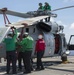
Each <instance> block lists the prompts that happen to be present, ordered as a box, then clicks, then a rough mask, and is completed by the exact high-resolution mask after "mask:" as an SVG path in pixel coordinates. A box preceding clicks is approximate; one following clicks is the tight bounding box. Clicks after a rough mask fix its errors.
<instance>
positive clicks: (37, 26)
mask: <svg viewBox="0 0 74 75" xmlns="http://www.w3.org/2000/svg"><path fill="white" fill-rule="evenodd" d="M72 7H74V6H68V7H63V8H58V9H55V10H51V11H46V12H45V11H41V10H39V11H30V12H27V13H20V12H15V11H11V10H8V9H7V8H2V9H0V14H3V15H5V16H4V21H5V18H6V19H7V21H8V24H6V21H5V27H3V28H1V27H0V36H1V37H0V45H2V46H3V48H1V49H0V57H5V56H6V50H5V44H4V43H3V42H2V41H3V39H4V38H5V36H6V35H7V33H8V32H9V31H10V29H11V27H13V26H14V27H15V28H16V29H17V30H18V33H20V34H21V38H20V39H22V35H23V33H24V32H28V33H29V35H30V36H32V37H33V39H34V46H33V52H32V57H35V55H34V52H35V44H36V41H37V39H38V38H37V37H38V35H39V34H40V33H42V34H43V37H44V40H45V44H46V49H45V53H44V57H53V56H61V57H64V58H65V57H66V59H65V60H67V55H68V54H69V53H70V52H69V50H68V49H71V47H72V49H74V48H73V45H71V46H70V41H69V43H68V44H67V42H66V38H65V34H64V33H63V29H64V26H62V25H59V24H58V23H56V22H52V21H51V18H55V17H57V14H54V13H52V12H54V11H58V10H62V9H66V8H72ZM6 14H8V15H12V16H18V17H22V18H28V19H25V20H23V21H19V22H16V23H10V22H9V20H8V18H7V16H6ZM48 17H50V21H49V22H46V21H45V19H46V18H48ZM70 39H71V38H70ZM62 60H64V59H62Z"/></svg>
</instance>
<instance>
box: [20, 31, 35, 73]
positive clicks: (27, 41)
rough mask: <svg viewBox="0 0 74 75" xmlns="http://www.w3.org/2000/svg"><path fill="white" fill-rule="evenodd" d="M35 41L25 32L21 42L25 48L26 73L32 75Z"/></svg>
mask: <svg viewBox="0 0 74 75" xmlns="http://www.w3.org/2000/svg"><path fill="white" fill-rule="evenodd" d="M33 41H34V40H33V38H32V37H31V36H29V34H28V33H27V32H25V33H24V35H23V40H22V41H21V42H20V44H21V45H22V48H23V50H22V52H23V62H24V67H25V71H24V73H31V54H32V50H33Z"/></svg>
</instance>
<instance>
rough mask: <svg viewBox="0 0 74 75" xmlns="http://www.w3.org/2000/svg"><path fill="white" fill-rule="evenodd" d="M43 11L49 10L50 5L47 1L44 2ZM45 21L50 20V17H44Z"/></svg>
mask: <svg viewBox="0 0 74 75" xmlns="http://www.w3.org/2000/svg"><path fill="white" fill-rule="evenodd" d="M44 11H45V12H46V13H47V12H48V11H51V6H50V5H49V3H47V2H45V5H44ZM45 21H46V22H49V21H50V17H48V18H45Z"/></svg>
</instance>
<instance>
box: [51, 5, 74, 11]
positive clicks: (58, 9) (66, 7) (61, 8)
mask: <svg viewBox="0 0 74 75" xmlns="http://www.w3.org/2000/svg"><path fill="white" fill-rule="evenodd" d="M73 7H74V5H72V6H67V7H63V8H58V9H54V10H51V12H53V11H58V10H62V9H67V8H73Z"/></svg>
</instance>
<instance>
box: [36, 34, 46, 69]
mask: <svg viewBox="0 0 74 75" xmlns="http://www.w3.org/2000/svg"><path fill="white" fill-rule="evenodd" d="M44 51H45V41H44V39H43V36H42V34H40V35H39V36H38V40H37V42H36V48H35V52H36V53H37V68H36V70H43V69H44V66H43V64H42V60H41V59H42V57H43V55H44Z"/></svg>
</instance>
